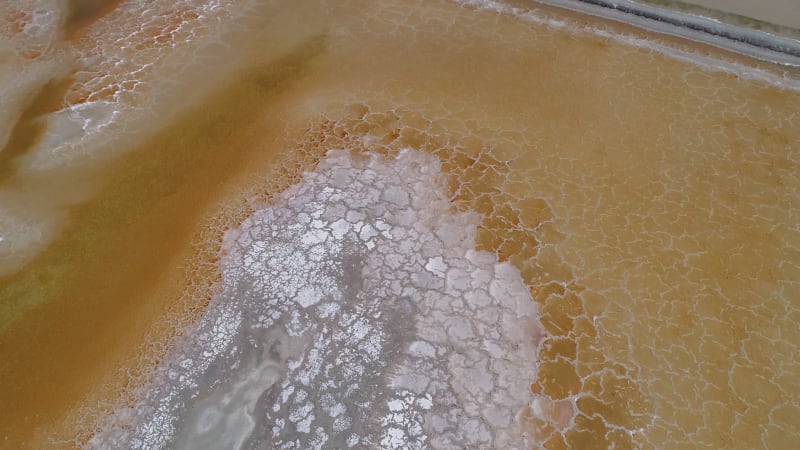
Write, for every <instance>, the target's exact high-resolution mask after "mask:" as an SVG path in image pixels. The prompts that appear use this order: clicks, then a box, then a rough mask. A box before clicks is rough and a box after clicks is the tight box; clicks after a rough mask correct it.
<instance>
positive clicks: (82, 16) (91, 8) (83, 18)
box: [64, 0, 123, 39]
mask: <svg viewBox="0 0 800 450" xmlns="http://www.w3.org/2000/svg"><path fill="white" fill-rule="evenodd" d="M122 2H123V0H69V3H68V4H67V11H68V14H67V20H66V22H65V24H64V35H65V36H66V38H67V39H72V38H75V37H77V36H79V35H80V34H81V33H82V32H84V31H85V30H86V29H87V28H88V27H90V26H91V25H92V23H94V22H95V21H96V20H98V19H100V18H101V17H103V16H104V15H106V14H108V13H109V12H111V11H112V10H113V9H114V8H116V7H117V6H119V4H120V3H122Z"/></svg>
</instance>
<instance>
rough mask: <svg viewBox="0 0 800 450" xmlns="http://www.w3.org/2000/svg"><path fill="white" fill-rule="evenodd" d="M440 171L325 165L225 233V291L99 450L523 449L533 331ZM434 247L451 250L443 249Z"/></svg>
mask: <svg viewBox="0 0 800 450" xmlns="http://www.w3.org/2000/svg"><path fill="white" fill-rule="evenodd" d="M478 219H479V218H478V217H477V216H476V215H475V214H473V213H458V212H454V211H453V208H452V205H451V204H450V203H449V201H448V200H447V197H446V191H445V188H444V183H443V180H442V176H441V174H440V170H439V164H438V160H437V159H436V158H435V157H433V156H430V155H427V154H424V153H421V152H417V151H414V150H404V151H402V152H400V153H399V154H398V155H397V156H396V157H393V158H388V157H379V156H377V155H368V157H367V158H366V159H365V158H363V157H362V158H359V159H354V158H352V157H351V156H350V155H349V154H348V153H347V152H343V151H331V152H330V153H329V154H328V156H327V158H326V159H325V160H323V161H322V162H320V164H319V166H318V167H317V169H316V171H314V172H313V173H307V174H305V176H304V178H303V179H302V181H301V182H300V183H299V184H298V185H296V186H294V187H292V188H290V189H288V190H287V191H286V192H284V193H283V194H282V195H281V196H280V197H279V200H278V201H277V202H276V204H274V205H271V206H267V207H264V208H263V209H261V210H259V211H257V212H255V213H254V214H253V215H252V216H251V217H250V218H248V219H247V220H246V221H245V222H244V223H243V224H242V225H241V226H240V227H239V228H238V229H236V230H233V231H231V232H229V233H228V235H227V236H226V239H225V243H224V248H225V250H226V254H225V256H224V257H223V259H222V261H221V263H220V269H221V271H222V277H223V279H222V293H221V294H220V295H218V296H217V297H216V298H215V299H214V301H213V302H212V304H211V305H210V306H209V307H208V310H207V311H206V312H205V313H204V315H203V317H202V318H201V319H200V321H199V323H198V324H197V325H196V328H195V329H193V330H191V331H190V332H188V333H187V336H188V337H187V338H186V340H185V342H183V344H182V345H180V346H179V347H178V348H176V349H175V350H174V351H173V353H172V355H171V358H170V361H171V362H170V363H167V364H165V365H164V366H163V367H162V372H161V374H160V375H159V376H158V377H157V381H156V382H155V383H154V385H152V386H149V387H147V388H146V389H145V392H144V394H143V395H142V399H141V401H140V404H139V406H138V408H137V411H136V412H135V414H134V417H136V421H135V426H134V427H133V428H132V429H131V430H129V431H127V432H126V431H124V428H123V427H121V426H120V427H119V429H117V430H107V431H106V432H104V433H101V434H99V435H98V436H96V437H95V439H94V440H93V442H92V443H93V444H94V445H95V446H97V447H106V446H112V445H119V444H122V445H124V446H126V447H132V448H164V447H166V446H170V447H174V448H212V447H213V448H278V449H311V448H364V447H368V448H420V449H421V448H454V449H455V448H458V449H464V448H504V449H510V448H522V447H525V446H526V441H525V438H524V436H523V433H522V431H521V430H520V429H519V427H518V426H517V425H516V422H515V415H516V414H517V412H518V411H520V410H522V409H523V408H525V407H527V405H528V404H529V403H530V401H531V400H532V396H531V394H530V390H529V388H528V386H529V384H530V381H531V380H532V379H534V377H535V370H536V369H535V355H536V345H537V342H538V336H539V334H540V333H541V327H540V325H539V324H538V320H537V314H536V308H535V304H534V303H533V302H532V301H531V300H530V297H529V294H528V292H527V290H526V288H525V286H524V285H523V283H522V280H521V278H520V276H519V273H518V272H517V271H516V269H514V268H513V267H512V266H511V265H509V264H505V263H504V264H498V263H497V260H496V257H495V256H494V255H492V254H488V253H484V252H477V251H475V250H474V246H475V244H474V238H475V233H476V227H477V223H478ZM445 243H446V245H445Z"/></svg>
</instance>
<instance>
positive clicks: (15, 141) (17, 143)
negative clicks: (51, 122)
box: [0, 77, 72, 184]
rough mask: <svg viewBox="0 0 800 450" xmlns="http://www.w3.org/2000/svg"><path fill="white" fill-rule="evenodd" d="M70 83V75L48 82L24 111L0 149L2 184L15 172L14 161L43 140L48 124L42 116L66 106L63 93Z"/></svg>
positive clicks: (0, 182)
mask: <svg viewBox="0 0 800 450" xmlns="http://www.w3.org/2000/svg"><path fill="white" fill-rule="evenodd" d="M71 85H72V79H71V78H70V77H65V78H61V79H52V80H50V81H48V82H47V83H45V85H44V86H42V87H41V88H40V89H39V92H37V93H36V94H35V96H34V97H33V98H32V99H31V100H30V102H29V103H28V106H27V107H26V108H25V109H24V110H23V111H22V114H21V115H20V116H19V119H18V120H17V123H16V125H15V126H14V128H13V129H12V130H11V134H10V135H9V138H8V141H7V142H6V145H5V146H3V148H2V149H0V184H2V183H3V182H4V181H5V180H6V179H7V178H9V177H10V176H12V175H13V174H14V168H15V167H14V162H15V160H16V159H17V158H19V157H21V156H23V155H25V153H26V152H27V151H28V150H30V149H31V147H33V146H34V145H35V144H36V142H37V141H38V140H39V139H41V137H42V134H43V133H44V132H45V130H46V127H47V124H46V123H44V122H43V121H42V117H41V116H43V115H44V114H47V113H50V112H53V111H56V110H58V109H60V108H61V107H63V106H64V105H63V99H64V93H65V92H66V91H67V89H69V88H70V86H71Z"/></svg>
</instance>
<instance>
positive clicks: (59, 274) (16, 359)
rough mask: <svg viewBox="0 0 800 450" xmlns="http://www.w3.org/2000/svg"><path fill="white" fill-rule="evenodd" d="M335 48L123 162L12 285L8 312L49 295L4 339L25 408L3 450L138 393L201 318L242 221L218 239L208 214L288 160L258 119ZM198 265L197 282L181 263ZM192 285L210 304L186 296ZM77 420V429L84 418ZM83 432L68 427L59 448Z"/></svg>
mask: <svg viewBox="0 0 800 450" xmlns="http://www.w3.org/2000/svg"><path fill="white" fill-rule="evenodd" d="M322 48H324V39H321V38H313V39H311V40H310V41H308V42H306V43H305V44H304V45H301V46H300V47H298V48H297V49H296V50H295V51H294V52H291V53H290V54H289V55H287V56H286V57H284V58H282V59H279V60H277V61H274V62H273V64H270V65H267V66H266V67H262V68H260V70H258V71H256V72H252V71H248V72H247V73H245V74H244V75H242V76H241V77H240V78H239V79H237V80H235V82H234V83H233V84H232V86H230V87H229V88H227V89H226V90H224V91H223V92H222V93H220V94H218V95H217V96H216V97H214V98H212V99H211V100H209V101H207V102H204V103H202V104H201V105H199V106H198V107H197V109H195V110H193V112H191V113H189V114H187V115H185V116H184V117H182V118H181V120H180V121H178V122H177V123H175V124H174V125H171V126H169V127H167V128H166V129H165V130H164V131H163V132H161V133H159V134H158V135H157V136H156V137H154V138H153V139H151V140H149V141H148V142H146V143H144V144H143V145H141V147H140V148H139V149H138V150H137V151H135V152H133V153H132V154H131V155H130V156H129V157H125V158H123V160H121V161H120V162H119V163H117V164H115V167H114V168H113V169H112V170H111V178H112V179H113V180H114V181H112V182H111V183H110V185H109V186H108V187H107V188H106V189H105V190H104V191H103V193H102V194H101V195H100V196H98V197H97V198H96V199H94V200H92V201H91V202H89V203H87V204H86V205H83V206H80V207H78V208H75V211H73V214H72V216H71V223H72V225H71V226H70V227H69V228H68V229H67V230H65V231H64V233H63V237H62V238H61V239H59V240H58V241H57V242H55V243H54V244H53V245H52V246H51V247H50V248H48V250H47V251H46V252H44V253H43V254H41V255H40V256H39V257H37V258H36V259H35V260H34V261H33V262H31V263H30V264H28V265H27V267H26V268H25V270H24V271H23V272H22V273H21V274H19V275H18V276H13V277H6V278H5V279H3V280H2V284H0V299H2V301H3V302H4V303H10V302H16V301H19V300H20V298H22V297H25V296H31V297H35V296H41V297H43V298H45V299H46V301H45V302H41V304H40V305H39V306H37V307H35V308H32V309H30V310H28V311H27V312H26V313H25V314H24V316H23V317H22V318H20V319H18V320H16V321H15V322H14V323H13V324H12V326H10V327H8V328H7V329H4V330H3V332H2V339H0V354H2V355H3V361H4V364H2V365H0V378H2V379H3V380H4V382H3V383H2V385H0V398H2V399H3V403H4V404H14V405H17V406H16V407H15V408H4V409H3V410H2V411H0V436H3V439H4V441H3V442H2V444H3V447H4V448H6V447H7V448H41V447H42V446H47V445H48V442H49V441H50V440H51V439H53V438H54V436H52V434H53V433H54V427H57V426H56V425H54V424H56V423H58V422H59V421H60V420H62V418H63V416H64V414H66V413H67V412H68V411H69V410H70V409H71V408H74V407H75V405H76V403H78V402H79V401H80V400H81V399H82V398H84V397H85V396H89V397H90V398H94V399H95V402H96V403H98V404H100V406H102V403H103V400H102V397H103V395H105V396H106V397H107V398H114V397H116V396H119V395H120V394H124V393H125V392H127V391H126V389H125V386H126V385H127V384H128V383H131V382H134V381H135V380H141V379H142V377H143V376H144V375H143V374H145V373H146V372H148V371H149V370H150V368H151V367H152V366H153V363H154V362H155V361H157V360H158V358H160V357H161V356H163V351H164V348H163V347H161V346H160V345H159V344H158V343H159V342H160V343H161V345H163V344H164V343H165V342H168V341H169V339H171V336H172V335H173V334H174V333H175V332H176V330H180V329H181V326H182V325H183V326H185V325H187V324H188V323H190V320H191V317H193V316H194V315H195V314H196V313H197V311H199V310H202V307H203V306H204V302H205V301H207V300H208V298H209V296H210V293H209V292H210V289H211V284H212V282H213V281H214V274H215V273H216V271H215V266H214V261H213V260H214V258H216V254H217V248H218V242H219V240H220V239H221V234H222V232H223V231H224V229H226V228H227V227H230V226H233V225H235V224H236V223H237V222H236V220H237V218H236V216H234V215H230V214H229V215H227V216H226V217H224V219H220V220H222V221H223V222H224V225H225V226H224V227H220V228H217V229H214V230H212V231H208V230H205V229H204V228H202V225H208V224H209V223H207V221H206V223H203V222H204V221H203V220H201V219H202V217H203V215H208V214H211V213H212V211H213V209H212V210H210V209H209V207H210V206H209V205H217V207H219V205H218V203H216V202H217V201H218V195H220V193H221V192H224V191H225V189H226V187H229V185H230V184H231V183H232V182H234V181H233V180H234V177H233V175H234V174H236V173H237V172H240V171H241V170H242V169H243V168H246V167H247V164H253V163H256V164H258V165H260V166H263V164H264V161H269V160H271V159H273V158H274V157H275V154H276V152H277V151H278V150H280V148H276V147H265V146H264V145H263V143H264V142H265V141H266V142H269V139H270V136H271V134H270V132H269V131H262V130H258V129H254V126H255V125H254V121H253V117H257V116H259V113H260V112H262V111H263V110H264V109H265V108H267V107H268V105H269V98H270V97H272V96H274V95H275V93H276V92H278V91H279V90H280V89H281V88H283V87H284V86H285V85H287V84H288V83H291V82H292V80H293V79H294V78H296V77H298V76H299V75H300V74H301V73H302V71H303V68H304V66H305V64H306V63H307V62H308V61H309V60H311V59H312V58H314V57H315V55H317V54H318V52H319V51H321V49H322ZM256 80H257V81H258V82H256ZM227 211H228V212H230V210H227ZM243 218H244V217H240V218H239V219H243ZM198 224H200V225H198ZM192 237H195V238H197V237H204V238H205V239H209V240H208V241H204V242H192V240H191V239H192ZM192 244H195V247H194V249H193V247H192ZM190 262H191V270H190V272H189V273H188V274H187V273H186V272H185V270H184V269H185V266H184V267H181V265H182V264H185V265H188V264H189V263H190ZM209 269H211V270H209ZM192 289H194V290H195V292H194V294H195V295H198V296H199V297H196V298H188V297H185V296H186V295H187V294H191V293H192V292H191V291H192ZM181 299H183V300H181ZM34 300H35V299H34ZM34 300H32V301H34ZM37 303H39V302H37ZM170 311H171V312H170ZM168 314H169V315H168ZM159 317H161V318H162V319H159ZM165 318H169V319H172V320H174V321H175V322H171V323H170V322H169V321H167V320H165ZM148 342H150V344H147V345H151V347H149V348H148V347H147V345H146V343H148ZM143 346H144V347H143ZM143 348H144V350H142V349H143ZM138 358H144V361H146V362H145V363H142V360H140V359H138ZM104 386H106V387H104ZM128 387H131V386H128ZM98 394H100V396H99V398H98ZM88 404H91V402H89V403H88ZM94 413H97V411H94ZM70 414H71V417H70V419H69V420H76V415H78V416H79V415H80V414H81V411H73V412H72V413H70ZM71 425H73V426H74V425H75V424H74V423H72V424H71ZM81 425H85V424H81ZM68 426H69V424H68ZM62 431H63V430H62ZM84 431H86V432H91V431H92V430H84ZM72 432H74V428H72V431H65V432H63V433H59V432H58V431H56V439H63V438H65V437H66V438H67V439H70V438H72V437H73V435H72V434H70V433H72ZM84 436H85V435H84ZM50 443H51V444H52V442H50ZM62 444H63V445H69V444H68V443H62Z"/></svg>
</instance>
